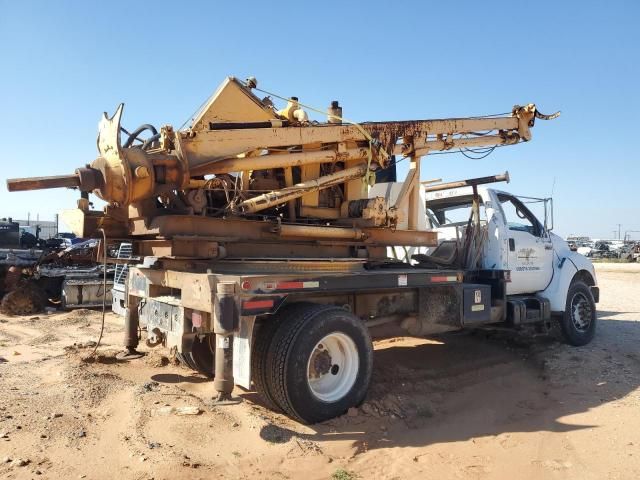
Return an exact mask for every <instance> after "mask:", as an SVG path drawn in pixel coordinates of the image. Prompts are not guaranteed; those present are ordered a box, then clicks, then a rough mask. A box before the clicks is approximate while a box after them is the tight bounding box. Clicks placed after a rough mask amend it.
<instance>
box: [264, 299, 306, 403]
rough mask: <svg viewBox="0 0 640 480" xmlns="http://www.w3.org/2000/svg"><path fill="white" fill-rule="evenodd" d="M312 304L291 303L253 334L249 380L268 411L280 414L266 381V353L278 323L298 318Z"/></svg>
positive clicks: (265, 321)
mask: <svg viewBox="0 0 640 480" xmlns="http://www.w3.org/2000/svg"><path fill="white" fill-rule="evenodd" d="M312 305H313V304H311V303H308V302H300V303H292V304H290V305H285V306H284V307H282V308H281V309H280V310H279V311H278V313H276V314H275V315H273V316H272V317H271V318H268V319H265V320H264V321H263V322H262V323H261V324H260V326H259V328H258V330H257V331H256V332H255V336H256V339H255V342H254V344H253V348H252V349H251V379H252V381H253V386H254V388H255V389H256V392H257V393H258V395H259V396H260V399H261V400H262V402H263V403H264V404H265V406H266V407H267V408H269V409H270V410H274V411H276V412H281V411H282V409H281V408H280V406H278V404H277V403H276V401H275V399H274V396H273V394H272V393H271V389H270V386H269V382H268V380H267V377H268V375H267V352H268V351H269V347H270V345H271V341H272V340H273V335H274V334H275V333H276V330H277V328H278V326H279V325H280V323H282V322H290V321H291V319H292V318H295V317H297V316H300V315H301V314H302V312H304V311H305V310H307V309H308V308H309V307H310V306H312Z"/></svg>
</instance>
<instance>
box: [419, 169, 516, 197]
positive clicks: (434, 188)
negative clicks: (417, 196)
mask: <svg viewBox="0 0 640 480" xmlns="http://www.w3.org/2000/svg"><path fill="white" fill-rule="evenodd" d="M496 182H507V183H509V172H504V173H502V174H499V175H491V176H489V177H478V178H469V179H467V180H459V181H457V182H446V183H439V184H437V185H431V186H429V187H425V189H424V190H425V192H439V191H441V190H449V189H450V188H460V187H472V186H475V185H484V184H487V183H496Z"/></svg>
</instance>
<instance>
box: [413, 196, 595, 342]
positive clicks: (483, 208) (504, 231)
mask: <svg viewBox="0 0 640 480" xmlns="http://www.w3.org/2000/svg"><path fill="white" fill-rule="evenodd" d="M477 194H478V200H479V217H480V218H479V221H478V223H479V225H480V230H481V234H480V236H479V238H480V241H479V242H477V243H478V245H476V247H477V250H478V255H477V257H476V258H477V259H478V264H477V265H461V266H462V267H466V268H473V267H474V266H475V267H479V268H481V269H485V270H507V271H509V272H510V281H509V282H507V284H506V300H507V310H506V315H507V320H508V321H510V322H511V323H526V322H528V321H531V322H532V321H534V320H536V321H539V320H540V319H541V317H546V316H547V311H548V315H549V316H555V317H560V318H561V317H565V316H568V317H571V318H569V321H571V323H572V325H573V327H575V328H576V329H577V330H579V331H580V332H581V333H580V334H579V335H574V336H573V338H569V339H568V340H569V342H570V343H574V344H584V343H587V342H588V341H590V340H591V338H592V337H593V333H594V328H595V324H594V325H591V323H592V322H590V321H587V318H591V316H592V315H591V314H592V313H593V312H591V309H593V308H595V306H594V305H593V303H596V302H597V301H598V299H599V290H598V287H597V280H596V275H595V270H594V267H593V264H592V263H591V261H590V260H589V259H588V258H586V257H584V256H583V255H580V254H578V253H577V252H575V251H572V250H570V249H569V246H568V244H567V243H566V242H565V241H564V240H563V239H562V238H560V237H559V236H558V235H555V234H554V233H552V229H553V203H552V200H551V199H544V198H533V197H521V196H516V195H513V194H511V193H508V192H505V191H501V190H496V189H492V188H486V187H478V188H477ZM473 197H474V195H473V189H472V187H461V188H452V189H448V190H443V191H434V192H427V193H426V206H427V209H426V215H427V220H428V224H429V227H430V228H433V229H436V230H437V231H438V239H439V245H438V247H432V248H429V249H424V250H426V251H425V252H419V253H422V254H425V253H426V255H427V258H428V256H429V255H430V254H431V255H433V254H437V251H438V250H440V249H441V247H442V245H443V244H447V243H448V242H451V243H453V244H456V245H458V248H459V249H460V248H461V247H460V246H461V245H462V244H464V242H465V239H466V236H467V230H468V229H469V228H470V226H471V222H470V218H471V214H472V206H473ZM536 207H537V210H539V211H540V212H541V214H542V216H543V218H542V220H541V219H539V218H538V217H537V216H536V215H535V214H534V213H533V209H534V208H536ZM453 260H454V261H456V262H458V264H459V263H460V262H461V261H462V262H464V261H465V260H463V259H460V258H457V259H453ZM467 261H468V259H467ZM576 285H577V287H576ZM574 290H575V291H574ZM567 327H570V325H567ZM567 330H570V329H568V328H567ZM568 333H569V335H571V333H572V332H570V331H569V332H568ZM573 333H575V332H573ZM565 336H566V335H565ZM578 337H579V338H578Z"/></svg>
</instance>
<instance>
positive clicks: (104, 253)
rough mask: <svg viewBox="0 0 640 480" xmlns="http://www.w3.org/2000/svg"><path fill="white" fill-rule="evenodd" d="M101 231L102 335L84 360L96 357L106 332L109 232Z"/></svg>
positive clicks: (100, 229)
mask: <svg viewBox="0 0 640 480" xmlns="http://www.w3.org/2000/svg"><path fill="white" fill-rule="evenodd" d="M98 231H99V232H102V239H103V243H102V258H103V260H102V325H101V326H100V336H99V337H98V341H97V342H96V346H95V347H94V348H93V351H92V352H91V353H90V354H89V355H88V356H87V357H85V358H84V360H89V359H90V358H92V357H94V356H95V354H96V352H97V351H98V347H99V346H100V342H101V341H102V335H103V334H104V321H105V317H106V314H107V234H106V233H105V231H104V229H102V228H99V229H98Z"/></svg>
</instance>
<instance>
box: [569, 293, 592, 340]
mask: <svg viewBox="0 0 640 480" xmlns="http://www.w3.org/2000/svg"><path fill="white" fill-rule="evenodd" d="M592 319H593V308H592V307H591V302H589V299H588V298H587V296H586V295H585V294H584V293H581V292H578V293H576V294H574V295H573V297H572V298H571V322H572V323H573V326H574V327H575V329H576V330H578V331H579V332H586V331H587V330H589V327H590V326H591V321H592Z"/></svg>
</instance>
